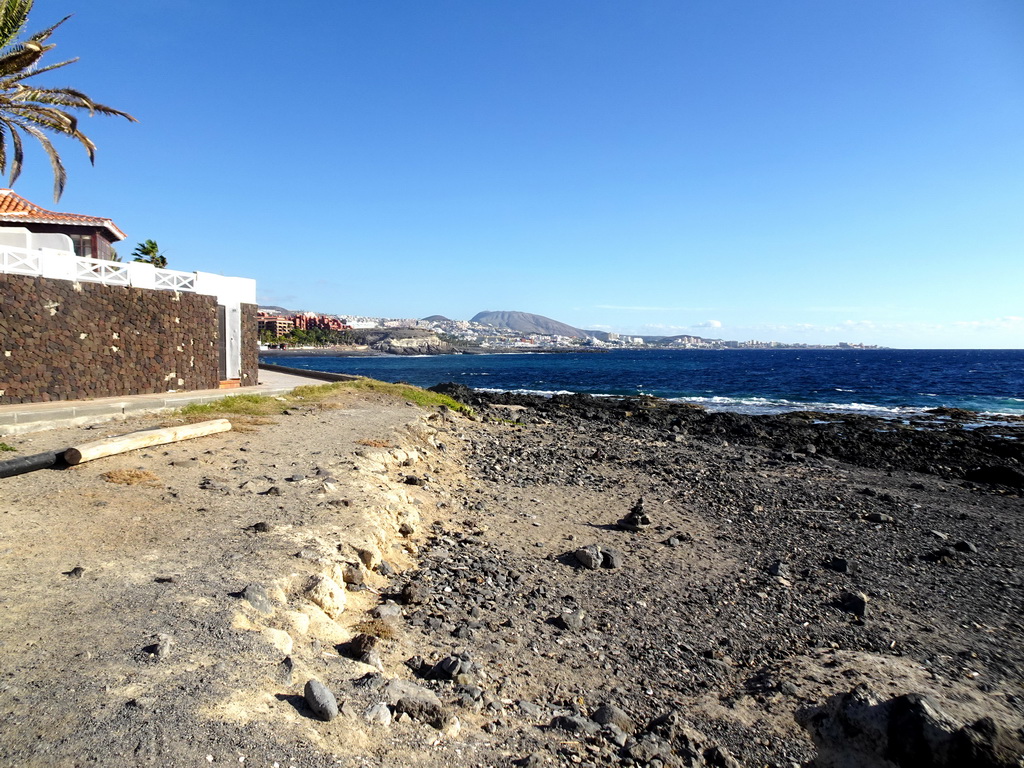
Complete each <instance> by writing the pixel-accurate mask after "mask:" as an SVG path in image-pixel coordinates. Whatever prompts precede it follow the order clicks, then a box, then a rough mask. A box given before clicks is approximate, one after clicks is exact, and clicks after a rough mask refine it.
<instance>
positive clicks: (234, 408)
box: [177, 378, 473, 424]
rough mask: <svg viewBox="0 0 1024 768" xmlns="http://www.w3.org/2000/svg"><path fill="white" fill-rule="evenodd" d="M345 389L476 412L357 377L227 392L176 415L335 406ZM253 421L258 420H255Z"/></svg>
mask: <svg viewBox="0 0 1024 768" xmlns="http://www.w3.org/2000/svg"><path fill="white" fill-rule="evenodd" d="M344 392H376V393H380V394H384V395H391V396H393V397H400V398H403V399H405V400H408V401H410V402H413V403H415V404H416V405H419V406H423V407H425V408H430V407H436V406H440V405H444V406H447V407H448V408H451V409H452V410H453V411H458V412H460V413H465V414H467V415H473V409H472V408H470V407H469V406H467V405H463V404H462V403H460V402H458V401H457V400H453V399H452V398H450V397H448V395H441V394H438V393H436V392H428V391H427V390H425V389H420V388H419V387H414V386H412V385H411V384H389V383H388V382H386V381H377V380H376V379H365V378H363V379H358V380H356V381H342V382H338V383H335V384H317V385H313V386H308V387H296V388H295V389H294V390H292V392H291V393H289V394H287V395H279V396H273V397H271V396H268V395H248V394H246V395H228V396H227V397H222V398H221V399H220V400H215V401H214V402H212V403H203V404H194V405H186V406H185V407H184V408H180V409H179V410H178V411H177V415H179V416H182V417H184V418H185V420H186V421H201V420H203V419H218V418H224V419H226V418H231V417H232V416H248V417H257V418H258V417H269V416H279V415H281V414H282V413H284V411H286V410H288V409H289V408H294V407H296V406H299V405H317V406H318V407H320V408H336V407H337V405H336V404H335V403H332V402H330V400H331V399H332V398H334V397H336V396H338V395H340V394H342V393H344ZM250 423H254V424H255V423H259V422H257V421H253V422H250Z"/></svg>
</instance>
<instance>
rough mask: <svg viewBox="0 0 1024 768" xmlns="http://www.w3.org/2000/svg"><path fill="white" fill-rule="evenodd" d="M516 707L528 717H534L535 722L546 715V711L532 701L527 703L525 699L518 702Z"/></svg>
mask: <svg viewBox="0 0 1024 768" xmlns="http://www.w3.org/2000/svg"><path fill="white" fill-rule="evenodd" d="M516 706H518V707H519V710H520V711H521V712H522V713H523V714H524V715H526V716H527V717H532V718H533V719H534V720H537V719H539V718H540V716H541V715H542V714H543V713H544V711H543V710H542V709H541V708H540V707H538V706H537V705H536V704H534V703H533V702H532V701H526V700H525V699H521V700H520V701H518V702H516Z"/></svg>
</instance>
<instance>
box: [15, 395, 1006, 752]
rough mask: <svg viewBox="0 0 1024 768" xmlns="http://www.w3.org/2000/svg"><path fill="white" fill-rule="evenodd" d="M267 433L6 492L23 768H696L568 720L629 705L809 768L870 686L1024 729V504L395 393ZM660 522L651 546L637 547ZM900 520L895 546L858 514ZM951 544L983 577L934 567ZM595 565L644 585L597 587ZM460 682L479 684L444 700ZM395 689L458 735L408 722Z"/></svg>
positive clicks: (202, 443)
mask: <svg viewBox="0 0 1024 768" xmlns="http://www.w3.org/2000/svg"><path fill="white" fill-rule="evenodd" d="M268 421H269V422H270V423H266V424H262V425H253V424H251V423H250V424H246V423H241V421H240V422H239V423H238V425H237V426H238V429H236V430H235V431H232V432H228V433H224V434H220V435H214V436H210V437H204V438H199V439H196V440H193V441H188V442H182V443H177V444H174V445H168V446H161V447H158V448H150V449H146V450H143V451H139V452H133V453H129V454H123V455H120V456H115V457H109V458H106V459H101V460H97V461H95V462H91V463H88V464H83V465H81V466H78V467H73V468H66V469H60V470H45V471H39V472H34V473H31V474H27V475H23V476H19V477H15V478H8V479H5V480H0V537H2V538H0V611H2V614H3V618H4V620H3V622H2V623H0V659H2V660H3V663H2V671H0V765H12V766H13V765H19V766H22V765H40V766H42V765H46V766H78V765H209V764H221V765H223V764H231V765H240V764H244V765H259V766H268V767H269V766H288V765H294V766H328V765H343V766H362V765H373V766H378V765H379V766H385V765H388V766H391V765H424V766H428V765H438V766H442V765H443V766H449V765H452V766H454V765H460V766H461V765H479V766H485V765H511V764H513V763H514V762H516V761H525V762H523V764H529V765H544V764H552V765H554V764H559V765H595V766H596V765H618V764H622V765H641V764H650V765H652V766H653V765H658V764H671V763H664V762H661V763H659V762H657V761H658V760H659V759H660V758H656V757H655V758H652V759H653V760H654V762H649V763H644V762H642V761H641V760H640V759H639V757H637V756H634V757H629V756H628V755H627V756H624V755H623V753H622V752H621V751H620V750H619V747H620V746H621V745H616V744H614V743H612V742H611V741H609V738H610V737H609V736H608V734H607V733H606V734H604V735H595V734H591V733H589V732H582V733H578V732H573V731H572V730H571V729H570V730H568V731H567V730H565V729H564V728H559V727H554V728H553V727H551V723H552V722H553V721H557V720H558V718H567V717H568V718H570V719H571V718H572V717H574V716H579V715H585V716H589V715H591V714H593V713H594V712H595V711H596V710H597V709H598V708H599V707H600V706H601V705H602V704H612V705H614V706H615V707H617V708H619V709H620V710H621V711H622V712H624V713H626V714H627V715H628V716H629V719H630V721H631V722H632V723H633V724H634V725H635V726H636V727H638V728H639V727H640V726H642V725H643V723H646V722H647V721H648V720H650V719H651V718H655V717H657V716H658V715H659V714H664V713H666V712H672V713H676V714H677V715H678V716H680V717H684V718H685V719H686V721H687V722H689V723H691V724H693V725H694V726H695V727H697V728H699V729H700V730H701V731H702V732H703V733H704V734H705V738H706V744H707V745H708V746H714V745H718V746H722V747H725V748H726V750H727V751H728V752H730V753H731V754H732V756H733V758H735V759H737V760H739V761H740V762H741V763H742V764H743V765H749V766H754V765H766V766H767V765H772V766H775V765H778V766H787V767H788V766H793V765H801V764H809V761H811V760H812V759H814V755H815V749H814V746H813V744H812V742H811V739H810V737H809V736H808V735H807V733H806V732H805V731H804V730H803V728H801V727H800V726H799V725H797V717H798V713H799V711H800V710H802V709H808V708H811V707H813V706H815V705H817V704H819V703H821V702H822V701H824V700H825V699H826V698H827V697H829V696H831V695H834V694H837V693H841V692H843V691H847V690H849V689H850V688H851V687H852V686H853V685H855V684H856V683H858V682H867V683H870V684H871V685H872V687H874V688H876V689H880V690H881V691H882V692H883V693H885V694H886V695H895V694H898V693H905V692H910V691H924V692H927V693H929V694H931V695H933V696H935V697H936V699H937V701H939V702H940V703H941V704H942V705H943V707H944V709H945V710H947V711H948V713H949V714H950V715H952V716H954V717H955V718H957V720H958V722H960V723H964V722H970V721H973V720H974V719H976V718H977V717H980V716H981V715H984V714H988V715H992V716H994V717H996V718H997V719H998V720H999V721H1000V722H1001V723H1002V724H1003V725H1004V726H1006V727H1007V728H1009V729H1011V730H1012V729H1015V728H1019V727H1020V725H1021V722H1022V718H1021V713H1022V711H1024V698H1022V688H1021V682H1022V673H1021V666H1020V661H1021V658H1022V647H1021V637H1022V627H1021V624H1020V623H1019V622H1020V610H1021V593H1020V570H1019V569H1020V566H1021V563H1020V558H1021V556H1020V551H1019V546H1018V542H1019V541H1020V533H1021V531H1020V526H1021V520H1020V512H1021V501H1020V497H1019V495H1014V494H1009V495H1007V494H1005V493H1002V494H996V493H988V492H980V493H979V492H977V490H976V489H975V490H972V489H969V488H968V489H965V488H960V487H959V486H957V485H955V484H952V483H946V482H939V481H937V480H936V479H935V477H934V476H931V475H915V474H912V473H906V472H897V473H893V472H891V471H890V472H886V471H883V470H877V469H866V468H863V467H856V466H850V465H844V464H841V463H838V462H834V461H825V460H822V461H821V462H817V461H811V462H809V463H802V464H787V463H782V462H778V461H775V460H774V459H771V458H769V455H768V454H769V450H768V449H767V448H764V449H750V448H741V447H738V446H734V445H729V444H728V443H723V441H721V440H705V439H703V438H700V439H698V438H696V437H692V438H691V437H688V436H685V435H679V434H678V432H677V433H675V434H663V435H660V436H657V439H652V437H651V435H649V434H646V433H644V434H640V433H636V432H635V431H629V430H625V431H621V430H620V431H616V430H615V429H608V428H603V427H602V428H600V429H597V428H594V427H592V426H588V425H587V424H586V423H582V422H580V423H577V422H572V423H558V422H555V423H551V422H550V421H547V420H545V419H540V418H537V419H534V420H532V421H531V420H522V419H520V417H519V415H518V414H517V413H516V412H515V411H514V410H509V409H505V410H494V411H493V412H491V413H490V416H489V417H488V418H487V419H486V421H487V423H479V422H475V421H469V420H467V419H465V418H463V417H461V416H458V415H455V414H452V413H448V412H440V411H434V410H425V409H421V408H418V407H415V406H412V405H411V404H408V403H405V402H403V401H400V400H398V401H396V400H393V399H390V398H386V397H383V396H376V395H354V394H347V395H344V396H341V397H339V399H338V400H337V401H336V402H332V403H330V404H328V405H309V406H301V405H300V406H297V407H296V408H293V409H291V410H290V411H289V413H288V414H287V415H284V416H281V417H276V418H274V419H271V420H268ZM169 423H171V420H168V419H167V418H166V417H164V418H159V419H145V420H138V421H136V422H131V423H128V424H118V425H116V426H111V425H104V426H102V427H100V428H98V429H87V428H76V429H68V430H61V431H53V432H46V433H38V434H34V435H25V436H22V437H20V438H17V439H12V440H10V442H12V443H13V444H14V445H15V446H16V447H17V448H18V449H19V450H20V451H21V452H22V453H25V454H30V453H36V452H40V451H43V450H50V449H55V448H60V447H65V446H68V445H73V444H77V443H80V442H83V441H86V440H92V439H96V438H98V437H102V436H104V435H106V434H124V433H126V432H129V431H131V430H132V429H141V428H145V427H149V426H157V425H166V424H169ZM677 435H678V436H677ZM652 450H654V453H652ZM918 486H920V487H918ZM864 488H870V493H869V494H868V493H864V492H862V491H863V489H864ZM640 496H643V497H644V498H645V503H646V508H647V509H648V511H649V513H650V515H651V517H652V520H653V523H654V525H653V526H652V528H651V529H650V530H645V531H643V532H640V533H632V532H628V531H623V530H622V529H621V528H619V527H618V526H617V521H618V520H619V519H620V518H622V517H623V515H625V514H626V513H627V512H628V511H629V509H630V507H631V506H632V505H633V504H634V503H635V502H636V500H637V498H638V497H640ZM894 499H896V501H891V500H894ZM883 509H884V510H886V512H887V513H892V515H893V516H894V517H896V518H897V519H898V521H899V523H898V525H896V526H886V525H869V524H866V523H865V522H864V519H863V518H864V516H865V515H867V514H870V513H871V512H877V511H880V510H883ZM981 519H984V520H986V521H995V522H994V523H992V524H993V525H998V526H1000V531H999V532H997V533H996V534H992V536H990V535H988V534H985V535H981V534H980V533H979V531H978V525H977V524H976V523H977V521H978V520H981ZM972 520H973V521H975V522H974V523H972V522H971V521H972ZM911 521H912V522H911ZM988 524H989V523H986V525H988ZM940 528H944V529H945V530H946V532H947V535H950V536H952V537H953V540H959V539H961V538H964V539H966V538H971V539H972V540H974V541H977V542H979V543H980V544H982V545H983V546H984V547H985V548H987V551H983V552H981V553H980V554H979V556H978V557H977V558H975V559H974V560H972V559H970V558H965V559H963V560H962V561H958V562H957V563H954V564H953V565H948V564H947V565H945V566H943V567H942V568H940V567H939V566H936V567H931V566H929V567H927V568H924V567H920V568H919V565H918V562H919V561H918V559H917V558H918V556H919V555H921V554H923V553H925V552H928V551H931V549H934V546H933V544H934V542H933V541H932V540H931V539H929V536H930V534H929V531H934V530H937V529H940ZM940 532H941V531H940ZM993 536H995V538H997V539H999V538H1000V537H1002V538H1003V539H1005V542H1006V546H1005V547H1004V548H1002V549H998V548H997V547H996V546H995V545H993V544H991V543H990V542H991V541H992V537H993ZM671 538H675V540H676V541H675V543H674V544H667V543H666V542H667V541H668V540H669V539H671ZM843 542H845V544H844V543H843ZM592 543H594V544H599V545H600V546H602V547H603V548H605V549H614V550H616V551H617V552H619V553H620V554H621V556H622V563H621V565H620V566H619V567H616V568H614V569H602V570H599V571H589V570H587V569H583V568H580V567H579V562H578V561H577V560H576V559H575V558H574V555H573V553H574V552H575V550H576V549H577V548H579V547H582V546H584V545H587V544H592ZM834 555H844V556H847V557H849V558H850V559H851V560H855V561H856V562H857V563H858V566H859V569H860V570H859V571H858V572H857V573H856V574H854V575H851V574H839V573H835V572H833V571H831V570H828V569H822V567H821V563H822V561H823V560H825V559H828V558H829V557H832V556H834ZM779 559H781V560H783V561H785V562H786V565H787V569H788V570H787V572H786V574H785V575H784V576H783V577H781V578H780V577H778V576H774V575H770V574H769V573H768V572H767V569H768V568H769V567H770V565H771V564H772V563H773V562H774V561H776V560H779ZM346 582H349V584H348V586H347V587H346ZM981 582H990V583H991V590H992V591H985V589H983V588H981V587H978V586H977V584H978V583H981ZM1000 584H1002V585H1004V586H1000ZM325 586H326V592H327V598H324V596H323V594H324V591H325V590H324V587H325ZM844 589H845V590H853V591H857V590H864V591H865V592H866V593H868V594H869V595H870V600H871V602H870V605H871V609H870V610H871V612H870V613H869V614H868V617H867V619H866V620H862V619H860V618H858V617H855V616H851V615H850V614H849V613H846V612H844V611H843V610H840V609H838V608H836V607H835V606H834V605H833V602H834V599H835V596H836V595H837V594H840V593H841V592H842V591H843V590H844ZM410 590H411V591H410ZM972 595H973V596H974V598H975V602H974V603H972V602H971V599H972ZM342 603H344V606H343V607H342ZM381 606H384V608H385V610H384V611H383V612H382V611H381ZM373 611H376V613H371V612H373ZM566 615H569V616H570V619H569V625H568V626H567V625H566V623H565V621H564V620H563V619H562V618H561V617H563V616H566ZM572 615H575V616H576V617H577V618H579V624H578V625H576V624H573V623H572ZM360 633H362V634H364V635H369V636H372V637H375V638H378V640H377V641H375V642H376V644H375V645H374V646H373V653H372V654H370V655H369V656H363V655H361V653H359V652H356V651H354V650H353V648H352V646H351V644H350V643H351V641H352V639H353V638H354V637H355V636H357V635H359V634H360ZM357 658H358V659H361V660H357ZM446 658H454V659H460V658H461V659H462V660H463V661H464V662H466V661H469V660H472V663H471V664H464V665H463V671H462V672H461V674H456V675H455V676H454V679H446V678H444V677H443V676H440V675H438V674H437V673H436V672H435V673H433V674H432V673H431V669H432V667H433V666H434V665H437V664H438V663H439V662H444V660H445V659H446ZM311 678H315V679H317V680H320V681H322V682H323V683H324V684H325V685H327V686H328V687H329V688H330V689H331V690H332V691H333V692H334V693H335V695H336V697H337V700H338V703H339V706H340V710H341V713H340V715H339V716H338V717H337V718H334V719H332V720H330V721H329V722H325V721H323V720H322V719H321V718H318V717H317V716H316V715H315V714H314V712H313V711H312V710H311V709H310V707H309V706H308V705H307V703H306V701H305V700H304V699H303V690H304V686H305V684H306V682H307V681H308V680H310V679H311ZM395 680H399V681H405V682H406V683H407V684H409V685H412V686H414V687H415V690H416V694H415V696H421V695H422V694H423V692H424V691H426V692H427V693H429V694H430V695H434V694H436V695H437V697H438V699H437V700H438V701H439V702H440V704H441V707H442V709H443V712H442V715H439V716H438V717H437V718H434V719H435V720H436V721H435V722H430V721H431V719H432V717H431V716H428V715H424V714H423V713H422V712H421V711H413V710H408V711H406V713H405V714H402V712H403V711H405V710H404V709H403V708H404V707H405V705H403V704H400V703H398V699H399V698H400V697H399V696H396V695H395V692H394V686H393V685H390V681H395ZM382 702H384V703H387V704H389V705H390V708H387V709H388V712H387V713H382V711H381V709H380V707H379V705H380V704H381V703H382ZM375 706H376V707H377V708H376V709H374V707H375ZM672 759H675V758H672ZM680 759H682V758H680ZM678 764H685V763H683V762H680V763H678ZM693 764H705V763H693ZM707 764H712V763H707ZM721 764H722V765H729V764H730V763H724V762H723V763H721Z"/></svg>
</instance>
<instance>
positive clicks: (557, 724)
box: [549, 715, 601, 736]
mask: <svg viewBox="0 0 1024 768" xmlns="http://www.w3.org/2000/svg"><path fill="white" fill-rule="evenodd" d="M549 727H551V728H554V729H556V730H559V731H565V732H567V733H580V734H584V735H586V736H593V735H595V734H597V733H599V732H600V730H601V726H600V725H598V724H597V723H595V722H594V721H593V720H591V719H589V718H586V717H583V716H582V715H557V716H555V717H554V719H552V720H551V725H550V726H549Z"/></svg>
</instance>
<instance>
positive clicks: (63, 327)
mask: <svg viewBox="0 0 1024 768" xmlns="http://www.w3.org/2000/svg"><path fill="white" fill-rule="evenodd" d="M125 238H126V235H125V233H124V232H122V231H121V229H119V228H118V226H117V225H116V224H114V222H113V220H111V219H109V218H105V217H101V216H88V215H83V214H78V213H58V212H55V211H49V210H47V209H45V208H42V207H40V206H38V205H36V204H34V203H32V202H29V201H28V200H26V199H25V198H23V197H21V196H20V195H17V194H16V193H15V192H14V191H12V190H10V189H0V306H2V310H3V311H2V312H0V404H8V403H25V402H38V401H48V400H65V399H82V398H90V397H109V396H121V395H130V394H142V393H150V392H167V391H181V390H190V389H208V388H217V387H218V386H237V385H243V386H246V385H255V384H256V383H257V368H258V358H257V355H258V333H257V329H256V311H257V307H256V281H255V280H252V279H250V278H244V277H226V276H224V275H217V274H213V273H209V272H182V271H178V270H173V269H158V268H156V267H154V266H152V265H151V264H147V263H143V262H121V261H119V260H117V259H118V256H117V254H116V253H115V251H114V245H115V244H116V243H118V242H120V241H122V240H124V239H125Z"/></svg>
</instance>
